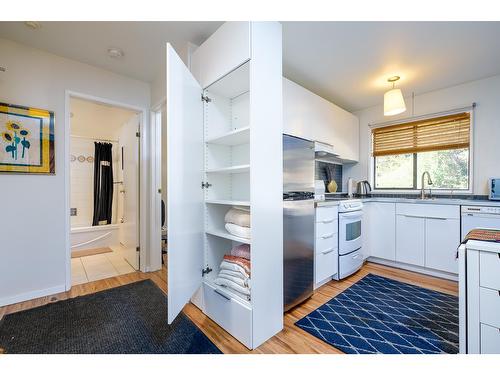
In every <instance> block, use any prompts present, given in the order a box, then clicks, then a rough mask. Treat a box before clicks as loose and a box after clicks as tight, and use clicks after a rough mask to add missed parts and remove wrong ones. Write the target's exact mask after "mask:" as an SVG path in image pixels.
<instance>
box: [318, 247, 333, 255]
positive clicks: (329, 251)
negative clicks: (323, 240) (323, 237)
mask: <svg viewBox="0 0 500 375" xmlns="http://www.w3.org/2000/svg"><path fill="white" fill-rule="evenodd" d="M333 250H335V249H334V248H333V247H332V248H331V249H328V250H325V251H322V252H321V254H323V255H326V254H329V253H331V252H332V251H333Z"/></svg>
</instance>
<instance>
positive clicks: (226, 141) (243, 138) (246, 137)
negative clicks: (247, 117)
mask: <svg viewBox="0 0 500 375" xmlns="http://www.w3.org/2000/svg"><path fill="white" fill-rule="evenodd" d="M249 142H250V127H249V126H247V127H244V128H239V129H236V130H232V131H230V132H229V133H225V134H223V135H219V136H216V137H211V138H209V139H207V141H206V143H210V144H216V145H224V146H237V145H241V144H244V143H249Z"/></svg>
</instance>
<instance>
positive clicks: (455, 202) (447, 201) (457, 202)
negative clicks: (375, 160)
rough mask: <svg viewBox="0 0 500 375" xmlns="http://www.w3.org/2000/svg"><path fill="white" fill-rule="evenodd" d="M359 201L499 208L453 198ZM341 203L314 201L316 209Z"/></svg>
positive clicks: (485, 202) (486, 202)
mask: <svg viewBox="0 0 500 375" xmlns="http://www.w3.org/2000/svg"><path fill="white" fill-rule="evenodd" d="M353 199H359V200H361V201H362V202H388V203H415V204H448V205H455V206H495V207H500V201H489V200H472V199H453V198H432V199H417V198H386V197H380V198H379V197H370V198H359V197H358V198H353ZM339 202H341V201H328V200H324V201H316V207H322V206H338V204H339Z"/></svg>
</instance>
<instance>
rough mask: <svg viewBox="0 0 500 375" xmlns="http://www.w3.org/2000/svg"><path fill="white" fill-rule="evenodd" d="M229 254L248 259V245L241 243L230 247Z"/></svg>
mask: <svg viewBox="0 0 500 375" xmlns="http://www.w3.org/2000/svg"><path fill="white" fill-rule="evenodd" d="M231 255H233V256H235V257H240V258H245V259H248V260H250V245H248V244H246V243H243V244H241V245H238V246H235V247H233V248H232V249H231Z"/></svg>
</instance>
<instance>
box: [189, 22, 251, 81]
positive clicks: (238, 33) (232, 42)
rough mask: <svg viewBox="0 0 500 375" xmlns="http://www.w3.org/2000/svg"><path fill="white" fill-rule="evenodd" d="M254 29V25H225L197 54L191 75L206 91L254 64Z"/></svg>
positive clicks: (195, 52)
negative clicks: (229, 75) (252, 51)
mask: <svg viewBox="0 0 500 375" xmlns="http://www.w3.org/2000/svg"><path fill="white" fill-rule="evenodd" d="M251 25H252V24H251V22H225V23H224V24H222V26H221V27H219V28H218V29H217V31H216V32H215V33H213V34H212V35H211V36H210V37H209V38H208V39H207V40H206V41H205V42H204V43H203V44H202V45H201V46H199V47H198V48H197V49H196V50H195V51H194V52H193V54H192V55H191V72H192V73H193V75H194V77H195V78H196V80H197V81H198V82H199V83H200V85H201V86H202V87H208V86H209V85H211V84H212V83H214V82H215V81H217V80H219V79H220V78H222V77H223V76H224V75H225V74H227V73H229V72H231V71H233V70H234V69H236V68H237V67H238V66H240V65H242V64H243V63H245V62H246V61H248V60H250V55H251V47H250V36H251V30H250V28H251V27H252V26H251ZM228 46H231V47H230V48H228Z"/></svg>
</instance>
